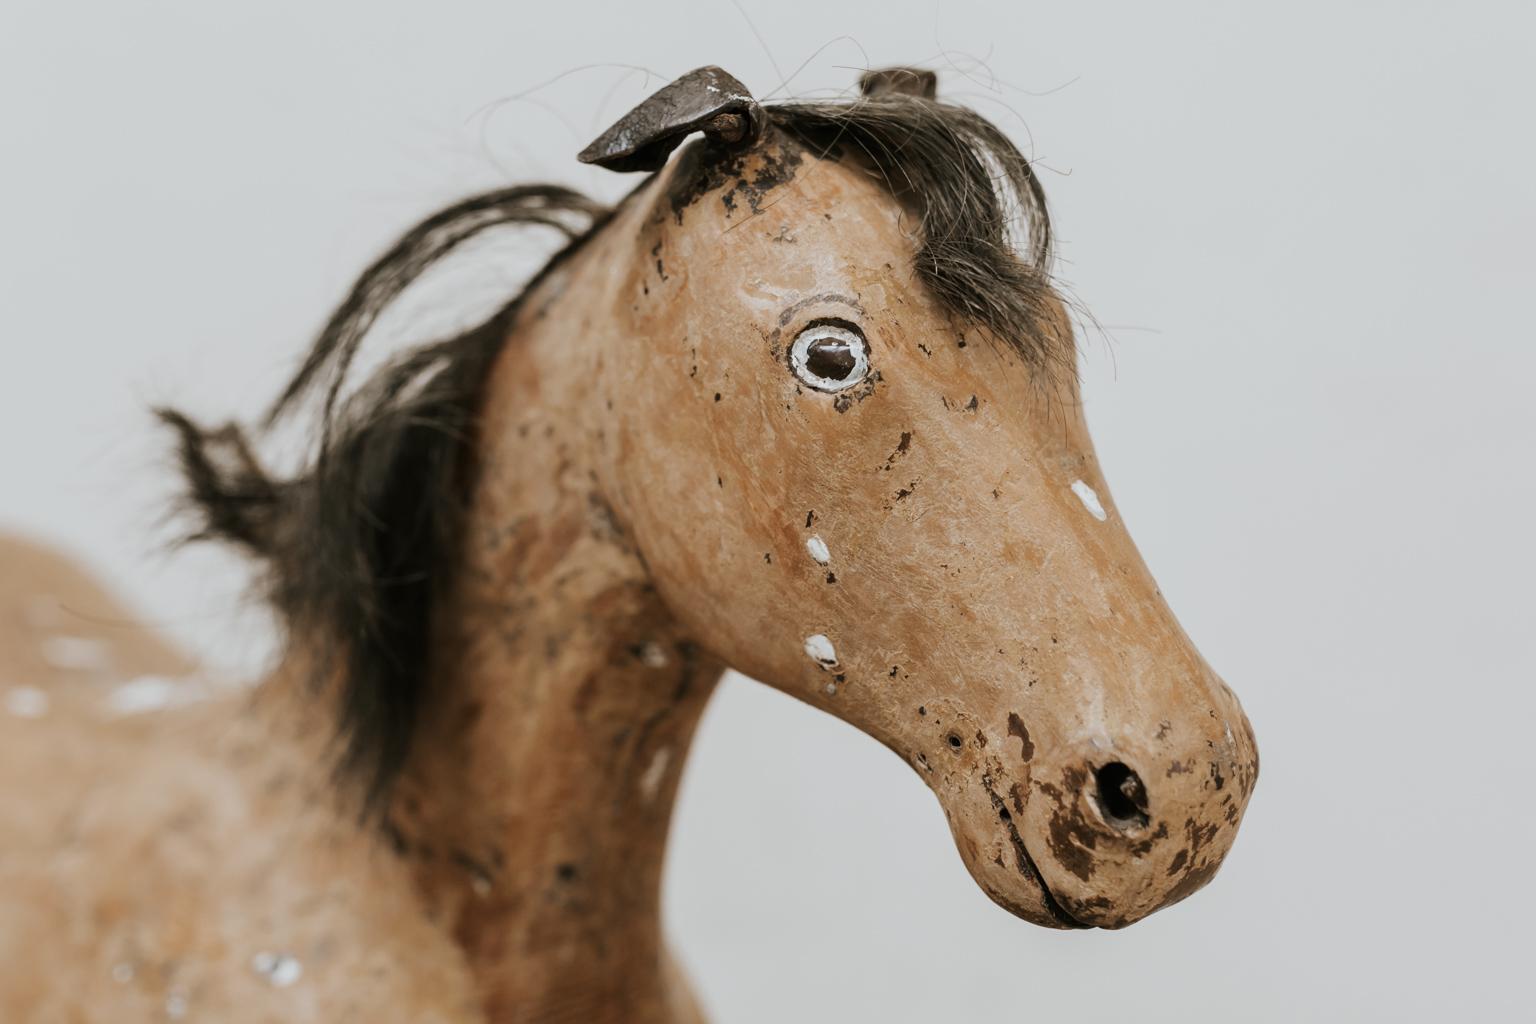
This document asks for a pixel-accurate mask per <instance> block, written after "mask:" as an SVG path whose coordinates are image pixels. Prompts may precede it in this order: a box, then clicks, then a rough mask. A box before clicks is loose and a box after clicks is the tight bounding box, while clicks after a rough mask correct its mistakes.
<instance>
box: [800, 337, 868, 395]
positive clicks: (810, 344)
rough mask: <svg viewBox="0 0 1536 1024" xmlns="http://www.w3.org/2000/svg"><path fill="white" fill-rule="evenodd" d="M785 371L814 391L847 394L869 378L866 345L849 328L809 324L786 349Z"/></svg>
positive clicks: (862, 338)
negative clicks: (787, 357) (787, 361)
mask: <svg viewBox="0 0 1536 1024" xmlns="http://www.w3.org/2000/svg"><path fill="white" fill-rule="evenodd" d="M789 367H790V369H792V370H793V371H794V372H795V376H796V377H798V378H799V379H800V383H802V384H804V385H805V386H806V387H808V388H812V389H814V390H816V391H825V392H828V393H835V392H838V391H847V390H848V389H849V388H851V387H853V386H854V385H855V384H858V383H859V382H860V381H862V380H864V378H865V377H868V376H869V343H868V342H866V341H865V340H864V335H862V334H860V333H859V330H858V328H856V327H854V326H853V325H852V324H843V323H830V322H823V323H819V324H811V325H810V326H809V327H807V328H806V329H805V330H803V331H801V332H800V334H799V335H798V336H797V337H796V338H795V343H794V344H793V345H791V346H790V348H789Z"/></svg>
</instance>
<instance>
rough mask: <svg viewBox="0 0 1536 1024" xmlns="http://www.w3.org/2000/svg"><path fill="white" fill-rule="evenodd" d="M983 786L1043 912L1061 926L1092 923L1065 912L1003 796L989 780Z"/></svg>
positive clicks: (1067, 926) (1089, 926) (1020, 871)
mask: <svg viewBox="0 0 1536 1024" xmlns="http://www.w3.org/2000/svg"><path fill="white" fill-rule="evenodd" d="M982 785H983V788H984V789H985V790H986V793H987V796H989V797H991V798H992V806H993V807H995V808H996V809H997V812H998V818H999V819H1001V820H1002V822H1003V824H1004V825H1005V826H1007V828H1008V840H1009V842H1011V843H1012V844H1013V852H1014V856H1015V857H1016V858H1017V862H1018V868H1019V874H1021V875H1023V876H1024V877H1025V878H1027V879H1029V880H1030V881H1031V882H1033V883H1034V884H1035V886H1036V887H1037V888H1038V889H1039V890H1040V902H1041V904H1043V905H1044V907H1045V912H1046V913H1047V914H1049V915H1050V916H1051V919H1052V920H1053V921H1055V922H1056V923H1057V924H1059V925H1060V926H1061V927H1063V928H1071V929H1085V928H1093V927H1095V926H1094V925H1091V924H1088V923H1087V922H1086V921H1079V920H1078V919H1077V918H1075V917H1073V916H1072V915H1071V914H1069V913H1068V912H1067V908H1066V907H1063V906H1062V905H1061V901H1060V900H1058V899H1057V898H1056V894H1055V893H1053V892H1051V887H1050V886H1049V885H1047V884H1046V883H1045V875H1044V874H1042V873H1041V871H1040V866H1039V865H1038V864H1036V863H1035V858H1033V857H1031V856H1030V855H1029V849H1028V847H1026V846H1025V845H1024V838H1023V837H1022V836H1020V835H1019V826H1018V825H1017V824H1016V823H1015V822H1014V820H1013V816H1012V815H1011V814H1009V813H1008V805H1007V804H1006V803H1004V802H1003V798H1002V797H1000V796H998V795H997V794H996V793H995V792H993V790H992V785H991V780H990V779H987V780H983V783H982Z"/></svg>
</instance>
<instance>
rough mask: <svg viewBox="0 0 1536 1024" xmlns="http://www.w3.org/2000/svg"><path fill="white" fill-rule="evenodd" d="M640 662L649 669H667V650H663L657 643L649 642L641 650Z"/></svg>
mask: <svg viewBox="0 0 1536 1024" xmlns="http://www.w3.org/2000/svg"><path fill="white" fill-rule="evenodd" d="M640 661H641V662H642V663H644V665H645V666H646V667H647V668H666V667H667V652H666V649H665V648H663V647H662V646H661V644H658V643H657V642H656V641H654V640H652V641H650V642H648V643H647V644H646V645H645V646H644V647H642V648H640Z"/></svg>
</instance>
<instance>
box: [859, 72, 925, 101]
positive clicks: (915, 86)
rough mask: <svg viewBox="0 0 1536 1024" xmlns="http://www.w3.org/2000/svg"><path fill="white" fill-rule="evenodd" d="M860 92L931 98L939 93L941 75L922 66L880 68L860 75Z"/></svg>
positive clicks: (876, 94)
mask: <svg viewBox="0 0 1536 1024" xmlns="http://www.w3.org/2000/svg"><path fill="white" fill-rule="evenodd" d="M859 92H861V93H863V94H864V95H865V96H888V95H891V94H892V93H897V94H900V95H904V96H921V97H922V98H923V99H925V100H931V99H933V98H934V97H936V96H938V94H939V76H938V75H936V74H934V73H933V72H932V71H925V70H923V69H922V68H878V69H876V70H874V71H866V72H864V73H863V74H862V75H860V76H859Z"/></svg>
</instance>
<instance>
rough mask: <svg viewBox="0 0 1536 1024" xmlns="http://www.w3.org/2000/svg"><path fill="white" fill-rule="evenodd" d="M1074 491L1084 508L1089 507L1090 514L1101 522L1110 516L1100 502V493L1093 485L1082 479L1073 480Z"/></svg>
mask: <svg viewBox="0 0 1536 1024" xmlns="http://www.w3.org/2000/svg"><path fill="white" fill-rule="evenodd" d="M1072 493H1073V494H1075V495H1077V500H1078V501H1081V502H1082V503H1083V508H1085V509H1087V510H1088V514H1089V515H1091V516H1093V518H1095V519H1097V520H1098V521H1099V522H1101V523H1102V522H1103V521H1104V520H1105V519H1107V518H1108V516H1107V514H1106V513H1105V512H1104V506H1103V505H1101V504H1100V503H1099V495H1098V493H1097V492H1096V491H1094V489H1093V488H1092V487H1089V486H1088V485H1087V484H1085V483H1084V482H1083V481H1081V480H1073V481H1072Z"/></svg>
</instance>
